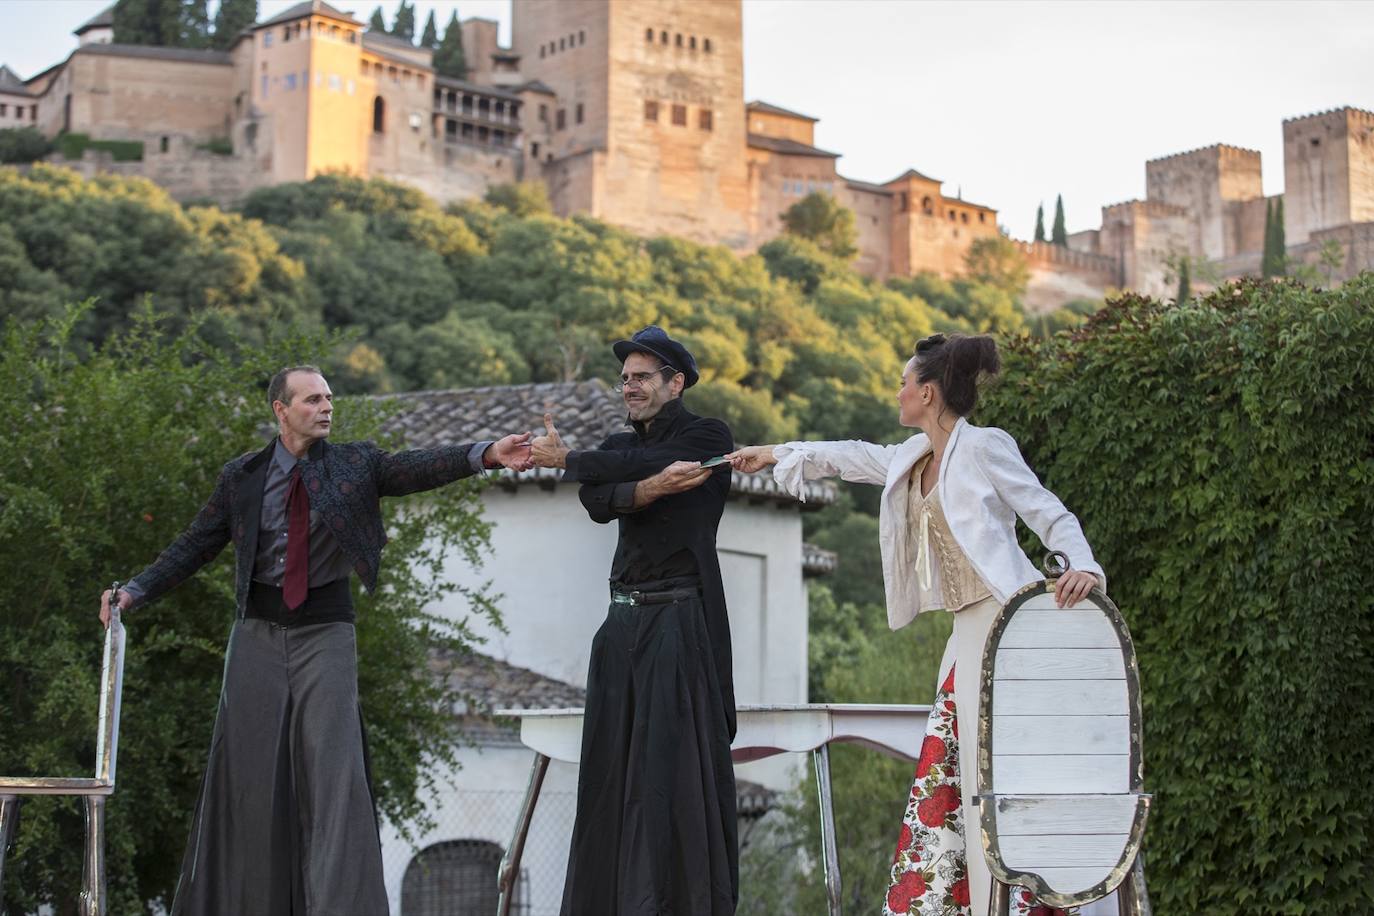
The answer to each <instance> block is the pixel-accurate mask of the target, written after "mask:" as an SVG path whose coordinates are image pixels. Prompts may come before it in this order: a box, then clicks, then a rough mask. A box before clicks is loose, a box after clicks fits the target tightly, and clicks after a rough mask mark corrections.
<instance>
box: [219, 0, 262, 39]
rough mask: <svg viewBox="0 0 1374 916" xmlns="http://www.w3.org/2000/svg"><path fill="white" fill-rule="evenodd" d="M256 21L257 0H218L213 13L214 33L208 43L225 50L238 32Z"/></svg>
mask: <svg viewBox="0 0 1374 916" xmlns="http://www.w3.org/2000/svg"><path fill="white" fill-rule="evenodd" d="M257 21H258V0H220V4H219V11H218V12H217V13H215V34H214V36H213V37H212V38H211V39H210V44H211V45H212V46H213V47H216V48H219V49H220V50H222V51H227V50H229V46H230V45H232V44H233V43H234V39H235V38H237V37H238V34H239V33H240V32H242V31H243V30H244V29H246V28H248V27H249V26H250V25H252V24H253V23H255V22H257Z"/></svg>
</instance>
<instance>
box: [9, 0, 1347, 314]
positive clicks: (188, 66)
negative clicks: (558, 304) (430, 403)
mask: <svg viewBox="0 0 1374 916" xmlns="http://www.w3.org/2000/svg"><path fill="white" fill-rule="evenodd" d="M512 3H513V15H512V42H511V47H509V48H504V47H501V46H500V45H499V43H498V41H497V23H496V22H494V21H492V20H487V19H468V20H466V21H464V22H463V23H462V34H463V42H464V46H465V47H464V50H465V53H466V58H467V61H468V67H469V72H468V77H467V79H465V80H456V79H449V78H446V77H443V76H440V75H438V74H436V72H435V71H434V69H433V66H432V52H430V51H429V50H427V49H423V48H417V47H414V46H413V45H411V44H410V43H409V42H407V41H405V40H403V39H398V38H395V37H392V36H389V35H384V34H377V33H374V32H369V31H367V30H366V27H365V25H364V23H363V22H361V21H360V20H358V19H357V18H355V17H354V16H353V15H352V14H351V13H349V12H344V11H341V10H339V9H336V8H335V7H333V6H331V5H330V4H328V3H325V2H323V0H307V2H303V3H300V4H298V5H296V6H293V7H291V8H290V9H288V10H286V11H285V12H283V13H282V14H280V15H278V16H275V17H272V18H270V19H267V20H265V21H263V22H260V23H258V24H256V25H254V26H252V27H250V28H248V29H245V30H244V31H243V32H242V33H241V34H240V36H239V37H238V38H237V40H236V41H235V43H234V44H233V46H232V47H231V48H230V49H229V50H228V51H202V50H188V49H182V48H162V47H146V46H135V45H120V44H115V43H113V27H112V14H111V10H107V11H106V12H105V13H102V14H101V15H100V16H97V17H96V18H95V19H93V20H91V21H90V22H88V23H86V24H85V25H83V26H81V27H80V28H79V29H77V30H76V35H77V37H78V39H79V42H80V44H79V46H78V47H77V48H76V49H75V50H74V51H73V52H72V54H71V55H70V56H69V57H68V58H67V59H66V60H64V61H62V62H61V63H59V64H56V65H55V66H53V67H51V68H49V69H47V70H45V71H44V72H42V73H40V74H38V75H37V76H34V77H32V78H31V79H28V80H21V79H19V78H18V77H17V76H16V75H15V74H14V73H13V72H12V71H10V70H9V69H8V68H5V67H0V127H13V126H30V125H31V126H34V127H37V128H38V129H39V130H40V131H42V132H43V133H44V134H46V135H48V136H50V137H52V136H56V135H57V134H59V133H61V132H64V131H69V132H76V133H84V134H87V135H89V136H90V137H91V138H93V139H97V140H133V141H141V142H142V144H143V149H144V153H143V158H142V160H141V161H138V162H113V161H112V160H111V158H110V156H109V154H108V153H94V152H92V151H87V152H86V153H85V155H84V157H83V159H82V160H81V161H80V162H78V163H72V164H73V165H75V166H76V167H77V168H79V169H81V170H82V171H83V172H85V173H86V174H93V173H95V172H97V171H112V172H123V173H126V174H135V175H143V176H146V177H147V178H150V179H152V180H153V181H155V182H157V183H158V184H160V185H162V186H164V187H166V188H167V189H168V190H169V192H170V193H172V194H173V196H175V197H177V198H178V199H181V200H205V199H210V200H215V201H218V202H221V203H232V202H233V201H234V200H236V199H238V198H241V197H242V196H243V195H244V194H246V193H248V192H249V191H251V190H252V189H254V188H256V187H260V186H263V185H270V184H275V183H279V182H289V181H302V180H306V179H309V178H310V177H312V176H314V175H317V174H319V173H322V172H328V171H342V172H348V173H352V174H356V175H361V176H376V177H381V178H386V179H390V180H393V181H398V182H403V183H406V184H409V185H412V186H414V187H417V188H419V189H421V190H422V191H424V192H426V193H427V194H429V195H431V196H433V197H434V198H436V199H437V200H439V201H441V202H447V201H452V200H458V199H463V198H472V197H477V196H480V195H482V194H483V193H484V192H485V190H486V189H487V188H488V187H489V186H490V185H492V184H497V183H502V182H509V181H515V180H526V181H539V182H542V183H543V184H544V185H545V186H546V187H547V189H548V193H549V198H550V200H551V201H552V203H553V206H554V209H555V212H557V213H559V214H561V215H571V214H576V213H584V214H590V215H591V216H594V217H597V218H599V219H603V220H606V221H607V222H610V223H613V224H616V225H619V226H623V227H625V228H627V229H629V230H632V231H635V232H638V233H642V234H646V235H657V234H668V235H676V236H682V237H685V238H689V239H693V240H696V241H700V242H708V243H719V244H723V245H726V246H729V247H730V248H732V249H734V250H737V251H741V252H745V251H751V250H754V249H755V248H757V247H758V246H759V245H761V244H763V243H764V242H766V241H768V240H769V239H771V238H773V237H775V236H777V235H778V234H779V233H780V232H781V231H782V222H781V218H780V216H781V214H782V212H783V211H784V210H786V209H787V208H788V207H789V206H790V205H792V204H793V203H795V202H797V201H799V200H801V199H802V197H804V196H805V195H806V194H808V193H810V192H812V191H817V190H820V191H825V192H827V193H830V194H832V195H833V196H834V197H835V198H837V199H838V201H839V202H840V203H842V204H843V205H844V206H846V207H848V208H849V209H851V210H852V211H853V212H854V214H855V223H856V227H857V229H858V249H859V253H858V255H857V256H856V257H855V259H854V265H855V267H856V268H857V269H858V270H860V271H862V272H863V273H866V274H868V275H871V276H874V277H878V278H886V277H889V276H903V275H911V274H914V273H918V272H920V271H933V272H935V273H937V274H940V275H942V276H945V277H952V276H957V275H958V274H959V273H961V272H962V270H963V266H964V255H965V253H966V252H967V250H968V248H969V246H970V244H972V242H973V241H974V240H975V239H978V238H982V237H987V236H994V235H996V234H997V233H998V232H999V228H998V224H997V211H996V210H995V209H993V208H992V207H989V206H985V205H983V204H977V203H973V202H971V201H967V200H963V199H962V197H961V196H956V197H947V196H945V194H944V193H943V191H942V183H941V181H940V180H938V179H935V178H931V177H929V176H927V175H924V174H922V173H921V172H919V171H916V170H915V169H909V170H908V171H906V172H905V173H903V174H901V175H899V176H897V177H896V178H893V179H891V180H889V181H886V182H882V183H873V182H868V181H860V180H856V179H853V178H847V177H845V176H842V175H840V174H839V173H838V172H837V171H836V167H835V164H836V160H837V159H838V158H839V154H838V153H834V152H828V151H826V150H823V149H819V148H817V147H816V145H815V137H814V133H815V125H816V119H815V118H811V117H808V116H806V115H803V114H798V113H797V112H795V111H790V110H788V109H786V108H782V107H779V106H777V105H771V104H768V103H766V102H761V101H755V102H747V103H746V102H745V100H744V94H743V93H744V67H743V53H744V52H743V29H742V10H741V4H740V0H615V2H611V0H512ZM1283 136H1284V175H1285V179H1286V188H1285V193H1284V194H1283V195H1282V197H1283V200H1284V211H1283V212H1284V216H1285V224H1286V230H1287V244H1288V254H1289V256H1290V258H1293V259H1296V260H1299V261H1305V262H1309V263H1311V262H1315V261H1316V260H1318V257H1319V254H1320V252H1322V250H1323V247H1324V246H1325V248H1326V250H1327V251H1328V253H1329V252H1330V251H1331V250H1332V247H1333V246H1332V243H1335V246H1338V247H1339V249H1340V252H1341V258H1340V266H1339V267H1338V268H1334V270H1332V268H1330V267H1329V266H1328V271H1331V272H1332V273H1333V279H1343V278H1345V277H1348V276H1350V275H1352V274H1353V273H1355V272H1357V271H1359V270H1362V269H1367V268H1371V267H1374V113H1370V112H1368V111H1363V110H1360V109H1355V108H1339V109H1335V110H1332V111H1326V112H1322V113H1319V114H1311V115H1305V116H1302V117H1297V118H1293V119H1290V120H1286V121H1284V122H1283ZM213 150H218V151H213ZM225 150H232V152H228V153H227V154H226V153H225ZM1145 176H1146V196H1145V199H1144V200H1132V201H1126V202H1123V203H1117V204H1111V205H1109V206H1105V207H1103V208H1102V225H1101V227H1100V228H1097V229H1092V230H1088V231H1085V232H1077V233H1074V234H1072V235H1070V236H1069V237H1068V245H1067V246H1058V245H1052V244H1047V243H1022V248H1023V251H1024V253H1025V255H1026V258H1027V261H1028V264H1029V266H1030V269H1031V279H1030V285H1029V288H1028V289H1027V294H1026V302H1027V305H1028V306H1029V307H1031V308H1049V307H1053V306H1055V305H1058V304H1061V303H1063V302H1065V301H1067V300H1070V299H1073V298H1079V297H1100V296H1102V295H1103V294H1104V293H1105V292H1107V291H1109V290H1113V289H1134V290H1138V291H1140V292H1144V293H1149V294H1156V295H1172V294H1173V292H1174V287H1173V285H1172V279H1171V277H1170V268H1169V267H1168V261H1169V260H1170V259H1171V258H1175V259H1176V258H1177V257H1178V256H1180V255H1186V256H1188V257H1190V258H1193V259H1205V260H1206V261H1208V262H1210V263H1211V264H1212V265H1214V266H1215V268H1217V272H1218V274H1219V276H1221V277H1231V276H1241V275H1246V274H1250V275H1255V274H1258V273H1259V272H1260V259H1261V253H1262V250H1263V247H1264V230H1265V213H1266V209H1267V207H1268V205H1269V204H1270V203H1271V202H1272V201H1273V200H1274V199H1273V198H1266V197H1265V196H1264V192H1263V190H1262V188H1261V183H1260V154H1259V153H1258V152H1256V151H1254V150H1247V149H1240V148H1237V147H1233V146H1227V145H1221V144H1219V145H1216V146H1210V147H1206V148H1204V149H1198V150H1193V151H1190V152H1186V153H1179V154H1176V155H1173V156H1166V157H1164V158H1162V159H1155V160H1152V161H1150V162H1147V163H1146V164H1145Z"/></svg>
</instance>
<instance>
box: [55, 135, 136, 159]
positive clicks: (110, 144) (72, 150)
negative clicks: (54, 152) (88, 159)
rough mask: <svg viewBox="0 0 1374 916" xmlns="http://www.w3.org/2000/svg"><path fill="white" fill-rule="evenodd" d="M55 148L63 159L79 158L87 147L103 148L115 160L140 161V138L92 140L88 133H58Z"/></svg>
mask: <svg viewBox="0 0 1374 916" xmlns="http://www.w3.org/2000/svg"><path fill="white" fill-rule="evenodd" d="M57 149H58V151H59V152H61V153H62V158H64V159H80V158H81V156H82V154H84V153H85V152H86V150H88V149H93V150H104V151H105V152H107V153H109V154H110V155H111V156H113V157H114V161H115V162H142V161H143V141H142V140H92V139H91V137H90V134H59V135H58V137H57Z"/></svg>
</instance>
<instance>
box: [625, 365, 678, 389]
mask: <svg viewBox="0 0 1374 916" xmlns="http://www.w3.org/2000/svg"><path fill="white" fill-rule="evenodd" d="M677 371H678V370H677V369H675V368H673V367H672V366H660V367H658V368H657V369H655V370H654V371H653V372H634V373H630V374H628V375H622V376H621V377H620V379H619V380H618V381H616V382H614V383H613V384H612V385H611V390H612V391H614V392H615V393H616V394H622V393H623V392H626V391H633V390H635V389H642V388H647V387H648V385H649V382H650V381H652V380H653V378H654V377H655V376H657V375H660V374H662V373H673V374H676V373H677ZM664 377H665V378H666V377H667V376H666V375H665V376H664Z"/></svg>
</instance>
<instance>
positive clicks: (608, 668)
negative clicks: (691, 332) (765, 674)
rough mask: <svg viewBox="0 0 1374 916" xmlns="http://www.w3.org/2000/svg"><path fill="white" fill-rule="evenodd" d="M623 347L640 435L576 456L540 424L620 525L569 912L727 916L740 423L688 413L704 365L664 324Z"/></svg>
mask: <svg viewBox="0 0 1374 916" xmlns="http://www.w3.org/2000/svg"><path fill="white" fill-rule="evenodd" d="M613 350H614V352H615V355H616V357H617V358H619V359H620V360H621V361H622V363H623V366H622V369H621V376H620V385H619V386H618V387H619V390H620V391H621V393H622V395H623V397H624V400H625V406H626V408H627V410H628V411H629V422H630V425H631V426H632V427H633V431H632V432H623V433H617V434H615V435H612V436H610V437H609V438H607V439H606V440H605V441H604V442H602V443H601V445H600V446H599V447H597V448H596V449H595V450H588V451H570V450H569V449H568V448H566V447H565V446H564V445H563V443H562V440H561V439H559V437H558V431H557V429H556V428H555V427H554V423H553V417H551V416H549V415H547V414H546V415H545V417H544V424H545V428H546V429H545V432H546V434H545V435H544V436H540V437H538V438H537V439H535V440H534V442H533V443H532V447H531V456H532V458H533V460H534V461H535V463H536V464H540V465H542V466H544V467H561V468H566V477H567V478H568V479H570V480H576V481H577V482H579V483H580V484H581V485H582V487H581V491H580V497H581V499H582V504H583V505H584V506H585V507H586V509H587V514H588V515H590V516H591V518H592V521H595V522H599V523H602V524H605V523H607V522H610V521H613V520H614V521H616V522H618V523H619V525H620V540H619V543H618V544H617V546H616V551H615V557H614V558H613V559H612V561H611V577H610V586H611V603H610V608H609V610H608V612H607V616H606V622H605V623H604V624H602V626H601V629H600V630H598V631H597V634H596V637H595V638H594V639H593V640H592V654H591V664H590V666H589V668H588V671H587V707H586V715H585V717H584V725H583V732H582V764H581V771H580V774H579V777H578V785H577V821H576V824H575V825H574V827H573V837H572V849H571V852H570V855H569V859H568V877H567V881H566V883H565V885H564V890H563V910H562V914H563V916H658V914H668V913H672V914H682V916H687V914H691V916H728V914H732V913H734V912H735V904H736V902H737V900H738V896H739V856H738V843H737V839H736V826H735V776H734V769H733V767H732V764H731V761H730V741H731V740H732V739H733V738H734V734H735V699H734V689H733V684H732V679H731V669H730V626H729V621H728V619H727V618H726V611H725V591H724V587H723V586H722V584H721V578H720V561H719V559H718V558H717V556H716V529H717V527H718V526H719V524H720V517H721V513H722V512H723V511H724V509H725V497H726V495H727V494H728V493H729V491H730V465H729V463H728V462H726V463H724V464H720V465H716V466H713V467H703V466H702V464H701V463H702V462H703V461H706V460H707V459H710V458H714V457H718V456H721V455H724V454H726V453H727V452H729V451H730V450H731V449H732V448H733V447H734V445H733V439H732V437H731V435H730V428H729V427H728V426H726V425H725V423H724V422H722V421H720V420H716V419H711V418H709V417H699V416H697V415H695V414H693V413H691V412H690V411H688V410H687V408H686V407H684V406H683V402H682V392H683V390H684V389H687V388H690V387H692V385H694V384H696V381H697V378H698V373H697V366H696V361H695V360H694V359H693V358H692V355H691V354H690V353H688V352H687V349H686V348H685V347H684V346H682V344H680V343H678V342H677V341H675V340H673V339H671V338H670V337H669V336H668V335H667V334H666V333H665V332H664V331H663V330H662V329H661V328H657V327H653V326H650V327H647V328H645V329H644V330H642V331H640V332H639V333H638V334H635V335H634V337H633V338H631V339H630V340H621V341H617V342H616V343H615V344H614V346H613Z"/></svg>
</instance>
